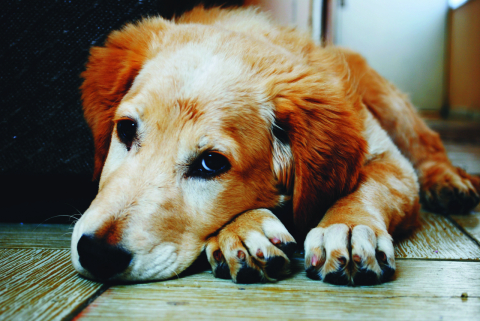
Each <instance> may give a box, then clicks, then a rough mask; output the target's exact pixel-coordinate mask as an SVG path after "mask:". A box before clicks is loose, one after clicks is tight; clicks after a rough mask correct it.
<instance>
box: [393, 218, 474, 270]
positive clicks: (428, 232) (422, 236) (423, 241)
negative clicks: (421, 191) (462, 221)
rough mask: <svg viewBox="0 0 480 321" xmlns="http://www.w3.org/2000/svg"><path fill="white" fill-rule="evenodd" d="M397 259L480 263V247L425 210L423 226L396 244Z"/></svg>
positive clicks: (449, 223)
mask: <svg viewBox="0 0 480 321" xmlns="http://www.w3.org/2000/svg"><path fill="white" fill-rule="evenodd" d="M395 257H397V258H409V259H444V260H445V259H451V260H474V261H479V260H480V248H479V246H478V244H476V243H475V242H474V241H472V240H471V239H470V238H469V237H468V236H467V235H465V234H464V233H463V232H462V231H460V230H459V229H458V228H457V227H456V226H455V225H454V224H453V223H452V222H451V221H450V220H449V219H448V218H447V217H444V216H442V215H437V214H433V213H429V212H425V211H422V212H421V213H420V227H419V228H418V229H417V230H415V231H414V232H413V233H412V234H411V235H408V236H407V237H406V238H404V239H402V240H400V241H398V242H397V243H396V245H395Z"/></svg>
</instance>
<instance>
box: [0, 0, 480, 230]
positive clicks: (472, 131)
mask: <svg viewBox="0 0 480 321" xmlns="http://www.w3.org/2000/svg"><path fill="white" fill-rule="evenodd" d="M198 3H204V4H205V5H206V6H212V5H224V6H238V5H256V6H260V7H261V8H262V10H265V11H268V12H270V13H271V15H272V16H273V17H274V18H275V19H276V20H277V21H278V22H279V23H281V24H284V25H291V26H296V27H297V28H299V29H301V30H304V31H305V32H307V33H309V34H310V35H311V36H312V38H313V39H314V40H315V41H316V42H317V43H318V44H319V45H324V44H336V45H340V46H345V47H349V48H351V49H353V50H356V51H358V52H360V53H361V54H362V55H363V56H365V57H366V58H367V60H368V62H369V63H370V64H371V65H372V66H373V67H374V68H375V69H376V70H377V71H378V72H379V73H380V74H381V75H383V76H384V77H386V78H387V79H389V80H390V81H391V82H393V83H394V84H395V85H397V86H398V87H399V88H400V89H401V90H402V91H404V92H406V93H407V94H408V95H409V96H410V97H411V99H412V101H413V103H414V104H415V106H417V108H418V109H419V110H420V111H421V113H422V115H423V116H425V117H426V118H427V119H428V120H429V124H430V125H431V126H432V127H433V128H434V129H435V130H437V131H439V132H440V134H441V135H442V138H444V139H445V140H446V141H447V143H448V141H451V142H455V141H456V140H457V141H460V140H461V141H462V143H465V142H467V143H469V144H471V145H472V146H477V145H480V127H479V125H478V124H479V122H478V121H479V120H480V18H479V17H480V0H470V1H465V0H450V1H448V0H421V1H418V0H389V1H384V0H245V1H242V0H231V1H226V0H221V1H215V0H211V1H208V0H204V1H196V0H191V1H189V0H182V1H180V0H177V1H161V0H157V1H153V0H143V1H142V0H139V1H113V0H104V1H100V0H97V1H93V0H83V1H67V0H64V1H61V0H58V1H53V0H52V1H33V0H30V1H24V0H22V1H20V0H6V1H5V0H4V1H2V10H1V11H0V33H1V36H0V108H1V111H2V113H1V116H0V124H1V126H0V184H1V186H2V191H1V192H0V204H1V207H0V221H3V222H38V223H42V222H45V223H57V222H70V221H71V220H72V218H71V215H75V214H79V213H82V212H83V211H85V209H86V208H88V206H89V204H90V202H91V201H92V199H93V198H94V197H95V194H96V191H97V184H98V182H94V181H92V180H91V175H92V171H93V141H92V137H91V134H90V131H89V129H88V127H87V125H86V123H85V121H84V119H83V114H82V109H81V103H80V94H79V90H78V88H79V86H80V84H81V79H80V77H79V75H80V73H81V72H82V70H83V69H84V65H85V62H86V60H87V57H88V50H89V48H90V47H91V46H93V45H101V44H102V43H103V42H104V40H105V38H106V36H107V35H108V33H109V32H110V31H111V30H114V29H118V28H120V27H121V26H122V25H124V24H125V23H126V22H131V21H135V20H138V19H140V18H141V17H143V16H151V15H161V16H163V17H165V18H171V17H172V16H173V15H179V14H181V13H182V12H184V11H186V10H189V9H191V8H192V7H193V6H195V5H196V4H198ZM445 119H447V120H448V121H445ZM474 148H476V147H474ZM479 154H480V152H479ZM470 163H472V164H473V163H475V162H469V164H470ZM467 170H470V171H474V172H475V171H477V170H478V172H480V169H477V168H473V169H472V168H467Z"/></svg>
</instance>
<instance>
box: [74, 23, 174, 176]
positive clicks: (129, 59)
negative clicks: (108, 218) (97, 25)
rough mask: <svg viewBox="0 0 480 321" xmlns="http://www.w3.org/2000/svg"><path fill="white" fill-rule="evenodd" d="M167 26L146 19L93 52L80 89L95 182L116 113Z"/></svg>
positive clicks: (115, 33) (107, 146) (125, 29)
mask: <svg viewBox="0 0 480 321" xmlns="http://www.w3.org/2000/svg"><path fill="white" fill-rule="evenodd" d="M166 27H167V22H166V21H164V20H163V19H160V18H157V19H144V20H143V21H141V22H139V23H137V24H128V25H126V26H125V27H124V28H123V29H122V30H119V31H114V32H112V33H111V34H110V35H109V36H108V38H107V41H106V42H105V45H104V46H103V47H93V48H91V50H90V57H89V59H88V62H87V65H86V67H87V68H86V70H85V71H84V72H83V73H82V75H81V76H82V78H84V82H83V84H82V86H81V87H80V90H81V92H82V101H83V111H84V116H85V119H86V121H87V123H88V125H89V126H90V129H91V130H92V133H93V139H94V143H95V168H94V174H93V178H94V179H98V178H99V177H100V174H101V172H102V168H103V165H104V163H105V160H106V158H107V154H108V149H109V147H110V138H111V133H112V130H113V122H112V119H113V116H114V114H115V110H116V109H117V107H118V105H119V104H120V101H121V100H122V98H123V97H124V96H125V94H126V93H127V92H128V90H129V89H130V87H131V86H132V83H133V81H134V80H135V77H136V76H137V75H138V73H139V71H140V69H141V68H142V65H143V63H144V62H145V60H146V59H147V58H148V57H149V56H151V55H152V54H153V53H152V51H153V50H154V49H152V48H153V47H152V46H151V40H152V38H154V37H160V36H161V34H162V32H163V31H164V29H166Z"/></svg>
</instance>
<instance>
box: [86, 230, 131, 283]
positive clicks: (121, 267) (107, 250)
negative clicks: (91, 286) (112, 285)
mask: <svg viewBox="0 0 480 321" xmlns="http://www.w3.org/2000/svg"><path fill="white" fill-rule="evenodd" d="M77 251H78V255H79V257H80V264H81V265H82V266H83V268H85V269H86V270H88V272H90V273H91V274H92V275H93V276H94V277H95V278H98V279H103V280H106V279H109V278H110V277H112V276H114V275H115V274H117V273H120V272H123V271H125V269H126V268H127V267H128V265H129V264H130V261H131V260H132V255H131V254H130V253H129V252H128V251H126V250H125V249H123V248H122V247H119V246H115V245H111V244H108V243H107V242H106V241H105V240H103V239H99V238H96V237H93V236H90V235H82V237H81V238H80V241H78V244H77Z"/></svg>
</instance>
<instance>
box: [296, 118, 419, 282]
mask: <svg viewBox="0 0 480 321" xmlns="http://www.w3.org/2000/svg"><path fill="white" fill-rule="evenodd" d="M367 125H368V126H367V129H366V131H365V133H366V137H367V139H368V143H369V156H368V159H367V162H366V164H365V165H364V167H363V168H362V172H361V179H360V182H359V185H358V187H357V189H356V190H355V191H354V192H353V193H351V194H349V195H347V196H345V197H343V198H341V199H340V200H338V201H337V202H336V203H335V204H334V205H333V206H332V207H331V208H330V209H329V210H328V211H327V213H326V214H325V216H324V217H323V218H322V220H321V221H320V224H319V225H318V227H316V228H314V229H312V230H311V231H310V232H309V233H308V235H307V238H306V240H305V268H306V271H307V275H308V276H309V277H311V278H314V279H321V280H324V281H325V282H328V283H333V284H354V285H367V284H377V283H379V282H384V281H386V280H388V279H389V278H390V277H391V276H392V274H393V272H394V271H395V257H394V248H393V243H392V237H391V235H392V234H393V233H394V232H398V231H399V230H400V229H408V228H409V226H411V225H414V224H415V223H416V219H417V214H418V209H419V203H418V201H419V197H418V183H417V177H416V175H415V172H414V169H413V167H412V165H411V163H410V162H408V160H407V159H405V157H403V156H402V155H401V153H400V152H399V150H398V149H397V148H396V147H395V146H394V144H393V142H392V141H391V140H390V138H389V137H388V136H387V134H386V133H385V131H383V130H382V129H381V128H380V126H379V125H378V123H377V122H376V121H375V120H374V119H373V117H372V116H370V115H369V117H368V119H367Z"/></svg>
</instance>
